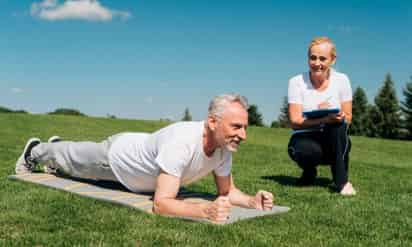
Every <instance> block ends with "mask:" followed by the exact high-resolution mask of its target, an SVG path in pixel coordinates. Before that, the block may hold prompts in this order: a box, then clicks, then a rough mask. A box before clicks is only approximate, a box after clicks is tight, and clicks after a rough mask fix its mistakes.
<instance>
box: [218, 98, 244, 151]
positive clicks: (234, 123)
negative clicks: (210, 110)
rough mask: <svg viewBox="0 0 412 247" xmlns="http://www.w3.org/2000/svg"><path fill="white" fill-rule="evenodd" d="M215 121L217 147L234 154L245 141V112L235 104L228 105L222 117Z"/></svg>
mask: <svg viewBox="0 0 412 247" xmlns="http://www.w3.org/2000/svg"><path fill="white" fill-rule="evenodd" d="M215 121H216V122H215V123H214V124H215V130H214V133H215V139H216V140H215V141H216V142H217V144H218V146H219V147H222V148H226V149H227V150H229V151H231V152H236V151H237V148H238V146H239V144H240V142H241V141H243V140H245V139H246V129H247V126H248V113H247V111H246V110H245V109H244V108H243V107H242V105H240V104H239V103H237V102H233V103H229V104H228V105H227V106H226V110H225V111H224V112H223V114H222V116H221V117H220V118H217V119H216V120H215Z"/></svg>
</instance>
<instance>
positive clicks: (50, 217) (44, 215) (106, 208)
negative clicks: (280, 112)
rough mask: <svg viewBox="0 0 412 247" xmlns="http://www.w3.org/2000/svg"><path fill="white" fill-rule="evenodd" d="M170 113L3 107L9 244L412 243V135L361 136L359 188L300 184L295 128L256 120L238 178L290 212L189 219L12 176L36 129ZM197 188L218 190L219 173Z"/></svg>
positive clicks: (103, 133)
mask: <svg viewBox="0 0 412 247" xmlns="http://www.w3.org/2000/svg"><path fill="white" fill-rule="evenodd" d="M166 124H167V123H165V122H163V123H162V122H156V121H134V120H119V119H104V118H87V117H70V116H50V115H49V116H47V115H28V114H0V137H1V138H0V157H1V159H0V246H119V245H122V246H148V245H149V246H159V245H163V246H164V245H166V246H170V245H183V246H217V245H219V246H412V155H411V153H412V142H402V141H389V140H381V139H370V138H363V137H353V138H352V142H353V146H352V152H351V156H350V157H351V163H350V179H351V181H352V182H353V184H354V186H355V188H356V189H357V190H358V195H357V196H356V197H352V198H347V197H342V196H339V195H338V194H337V193H335V192H334V191H333V190H332V189H331V186H330V185H331V180H330V172H329V169H328V167H321V168H320V171H319V173H320V175H319V178H318V180H317V185H316V186H313V187H305V188H301V187H296V186H294V182H295V180H296V177H298V176H299V175H300V171H299V169H298V168H297V166H296V165H295V164H293V163H292V162H291V160H290V159H289V157H288V155H287V152H286V145H287V142H288V138H289V130H285V129H269V128H253V127H252V128H250V129H249V131H248V140H247V142H246V143H244V144H243V145H242V146H241V148H240V150H239V152H237V153H235V155H234V166H233V173H234V178H235V183H236V184H237V186H238V187H239V188H240V189H241V190H243V191H246V192H248V193H254V192H256V190H258V189H264V190H268V191H272V192H273V193H274V194H275V197H276V199H275V200H276V203H278V204H279V205H286V206H289V207H291V211H290V212H289V213H287V214H283V215H275V216H266V217H263V218H258V219H252V220H247V221H242V222H239V223H235V224H232V225H228V226H215V225H211V224H207V223H199V222H186V221H182V220H179V219H172V218H165V217H160V216H156V215H148V214H145V213H141V212H139V211H138V210H134V209H130V208H127V207H123V206H118V205H113V204H110V203H106V202H101V201H96V200H92V199H88V198H83V197H79V196H76V195H72V194H69V193H65V192H61V191H57V190H54V189H49V188H45V187H41V186H36V185H32V184H27V183H21V182H16V181H10V180H8V179H7V176H8V175H10V174H13V173H14V164H15V161H16V159H17V157H18V156H19V155H20V153H21V150H22V148H23V146H24V144H25V142H26V140H27V139H28V138H29V137H32V136H37V137H40V138H42V139H43V140H47V138H48V137H49V136H51V135H55V134H57V135H60V136H62V137H63V138H65V139H70V140H94V141H99V140H103V139H104V138H106V137H107V136H109V135H112V134H114V133H118V132H121V131H146V132H150V131H154V130H156V129H159V128H160V127H162V126H164V125H166ZM189 189H193V190H198V191H202V192H210V193H215V187H214V183H213V180H212V178H211V177H207V178H205V179H203V180H201V182H198V183H196V184H193V185H191V186H190V187H189Z"/></svg>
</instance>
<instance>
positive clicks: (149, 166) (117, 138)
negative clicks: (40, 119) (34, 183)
mask: <svg viewBox="0 0 412 247" xmlns="http://www.w3.org/2000/svg"><path fill="white" fill-rule="evenodd" d="M247 108H248V103H247V100H246V98H245V97H243V96H240V95H237V94H224V95H220V96H217V97H215V98H214V99H213V100H212V101H211V102H210V105H209V111H208V116H207V119H206V120H205V121H200V122H178V123H174V124H171V125H169V126H167V127H165V128H162V129H160V130H158V131H156V132H154V133H152V134H148V133H120V134H117V135H114V136H111V137H109V138H108V139H107V140H105V141H103V142H100V143H95V142H69V141H58V139H54V140H49V142H48V143H42V142H40V140H39V139H38V138H31V139H30V140H29V141H28V142H27V144H26V146H25V148H24V150H23V153H22V155H21V156H20V158H19V159H18V160H17V163H16V173H17V174H24V173H30V172H31V171H32V170H33V169H34V167H35V166H36V164H39V163H42V164H45V166H46V167H45V168H47V171H48V172H55V171H56V170H57V171H59V170H60V171H62V172H63V173H65V174H68V175H70V176H73V177H78V178H85V179H95V180H110V181H119V182H120V183H122V184H123V185H124V186H125V187H127V188H128V189H129V190H131V191H134V192H155V193H154V204H153V211H154V212H155V213H158V214H162V215H174V216H185V217H197V218H207V219H210V220H212V221H215V222H222V221H225V220H226V219H227V218H228V217H229V215H230V209H231V207H232V205H236V206H240V207H244V208H254V209H260V210H271V208H272V207H273V195H272V193H270V192H267V191H262V190H261V191H258V192H257V193H256V195H254V196H250V195H247V194H245V193H243V192H241V191H240V190H239V189H237V188H236V187H235V185H234V183H233V179H232V176H231V166H232V152H235V151H236V150H237V148H238V146H239V144H240V142H241V141H243V140H245V139H246V129H247V126H248V113H247ZM210 172H213V175H214V178H215V182H216V187H217V192H218V197H217V199H216V200H215V201H213V202H207V203H193V202H186V201H182V200H178V199H176V196H177V193H178V191H179V188H180V186H182V185H187V184H189V183H192V182H194V181H196V180H198V179H200V178H202V177H204V176H206V175H207V174H209V173H210Z"/></svg>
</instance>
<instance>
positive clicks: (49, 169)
mask: <svg viewBox="0 0 412 247" xmlns="http://www.w3.org/2000/svg"><path fill="white" fill-rule="evenodd" d="M61 140H62V139H61V138H60V136H52V137H50V138H49V139H48V140H47V142H48V143H54V142H59V141H61ZM57 168H58V166H57V165H56V164H55V163H54V161H52V160H50V161H48V162H47V164H46V165H45V166H44V167H43V169H44V172H45V173H49V174H57V172H58V171H57Z"/></svg>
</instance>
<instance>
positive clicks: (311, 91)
mask: <svg viewBox="0 0 412 247" xmlns="http://www.w3.org/2000/svg"><path fill="white" fill-rule="evenodd" d="M351 100H352V88H351V85H350V81H349V78H348V77H347V76H346V75H345V74H343V73H339V72H336V71H335V70H333V69H331V70H330V77H329V85H328V87H327V88H326V89H325V90H323V91H321V92H319V91H317V90H316V89H315V88H314V87H313V85H312V83H311V82H310V78H309V72H306V73H303V74H300V75H297V76H294V77H292V78H291V79H290V80H289V88H288V103H289V104H300V105H302V111H303V112H306V111H313V110H318V105H319V104H320V103H323V102H329V104H330V106H329V108H330V109H332V108H338V109H340V108H341V103H342V102H346V101H351Z"/></svg>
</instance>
